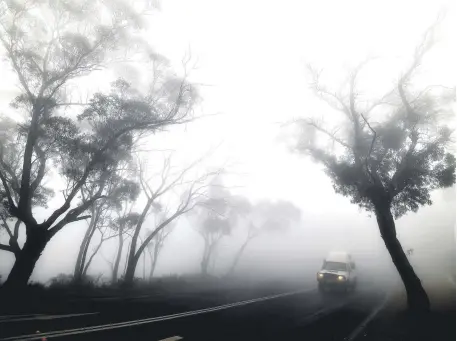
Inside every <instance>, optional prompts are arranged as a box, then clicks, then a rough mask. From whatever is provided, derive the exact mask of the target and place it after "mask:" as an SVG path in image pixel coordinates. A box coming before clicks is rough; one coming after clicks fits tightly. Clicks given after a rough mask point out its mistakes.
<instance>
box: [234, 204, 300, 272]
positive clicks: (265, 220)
mask: <svg viewBox="0 0 457 341" xmlns="http://www.w3.org/2000/svg"><path fill="white" fill-rule="evenodd" d="M231 203H232V205H233V206H234V207H235V209H236V210H238V211H239V212H240V216H241V218H240V220H242V221H241V224H243V222H244V224H245V226H246V228H247V233H246V239H245V240H244V242H243V244H241V247H240V248H239V249H238V251H237V252H236V254H235V257H234V259H233V262H232V265H231V266H230V269H229V271H228V275H232V274H233V273H234V272H235V268H236V266H237V265H238V263H239V261H240V259H241V256H242V255H243V253H244V251H245V250H246V247H247V246H248V244H249V243H250V242H251V241H252V240H254V239H255V238H257V237H259V236H260V235H262V234H264V233H272V232H279V233H285V231H286V230H287V229H288V228H289V227H290V225H292V224H293V223H297V222H298V221H299V220H300V218H301V211H300V209H299V208H298V207H296V206H295V205H293V204H292V203H290V202H288V201H283V200H279V201H277V202H271V201H267V200H262V201H260V202H259V203H257V204H255V205H252V204H250V203H249V202H248V201H247V200H246V199H244V198H234V199H232V200H231Z"/></svg>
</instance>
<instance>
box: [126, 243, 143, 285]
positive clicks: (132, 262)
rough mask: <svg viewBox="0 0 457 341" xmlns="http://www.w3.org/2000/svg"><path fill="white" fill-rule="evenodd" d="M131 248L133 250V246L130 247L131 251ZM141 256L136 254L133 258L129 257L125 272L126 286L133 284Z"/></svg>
mask: <svg viewBox="0 0 457 341" xmlns="http://www.w3.org/2000/svg"><path fill="white" fill-rule="evenodd" d="M131 248H132V246H131V245H130V249H131ZM139 256H141V255H138V254H136V255H134V256H133V257H129V259H128V263H127V270H126V271H125V277H124V282H125V284H126V285H131V284H133V279H134V277H135V270H136V266H137V264H138V260H139V259H140V257H139Z"/></svg>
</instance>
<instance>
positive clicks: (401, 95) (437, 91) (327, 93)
mask: <svg viewBox="0 0 457 341" xmlns="http://www.w3.org/2000/svg"><path fill="white" fill-rule="evenodd" d="M432 40H433V36H432V31H428V32H427V34H426V35H425V36H424V39H423V41H422V43H421V44H420V46H419V47H418V48H417V49H416V51H415V55H414V58H413V62H412V65H411V66H410V67H409V69H408V70H406V72H405V73H404V74H403V75H402V76H401V77H400V78H399V80H398V82H397V84H396V85H395V87H394V88H393V89H391V90H389V91H388V92H387V94H386V95H385V96H383V97H382V98H380V99H378V100H374V101H372V102H371V103H370V104H369V105H366V103H365V102H364V101H362V100H361V99H360V95H359V91H358V89H357V79H358V76H359V74H360V72H361V71H362V68H363V66H364V65H365V64H366V63H362V64H361V65H360V66H359V67H358V68H356V69H355V70H354V72H353V73H352V74H351V75H350V77H349V80H348V83H347V84H345V88H346V89H348V92H347V93H346V95H343V94H341V93H340V94H337V93H334V92H332V91H331V90H328V89H327V87H326V86H325V85H323V84H322V83H321V81H320V74H319V73H318V72H316V71H315V70H313V69H311V72H312V76H313V83H312V89H313V90H314V92H315V94H316V95H317V96H318V97H319V98H321V99H322V100H323V101H325V102H326V103H327V104H329V105H330V106H331V108H332V109H334V110H335V109H336V110H337V111H338V112H340V113H341V114H342V115H341V118H342V120H343V123H342V125H341V126H340V127H339V129H332V128H331V127H329V126H324V125H323V124H322V122H319V121H318V120H315V119H302V120H299V121H298V124H299V125H300V126H301V128H302V132H303V133H302V135H301V136H300V140H299V143H298V145H297V149H298V151H299V152H302V153H306V154H308V155H310V156H311V157H312V158H313V159H314V160H316V161H318V162H321V163H322V164H323V165H324V166H325V168H326V172H327V174H328V175H329V176H330V178H331V179H332V181H333V187H334V189H335V191H336V192H337V193H340V194H342V195H344V196H348V197H350V198H351V201H352V202H353V203H356V204H358V205H359V206H360V207H362V208H364V209H366V210H368V211H374V202H376V201H377V200H378V199H379V200H386V202H387V203H388V204H389V205H390V207H391V209H392V212H393V214H394V215H395V217H397V218H398V217H401V216H402V215H404V214H405V213H407V212H408V211H413V212H416V211H417V210H418V209H419V207H420V206H423V205H430V204H431V203H432V201H431V197H430V192H431V191H432V190H434V189H437V188H444V187H449V186H452V185H453V184H454V183H455V156H454V155H453V154H452V153H451V152H450V149H449V147H450V143H451V142H452V133H453V131H452V130H451V129H450V128H449V127H448V123H449V121H448V119H449V114H450V112H452V103H450V100H451V101H452V98H451V96H449V93H450V91H452V90H451V89H449V88H446V87H442V86H429V87H426V88H425V89H419V90H418V89H417V87H414V85H413V84H412V82H411V80H412V78H413V73H414V71H415V70H416V69H417V68H418V67H419V66H420V64H421V61H422V59H423V57H424V55H425V54H426V52H427V51H428V50H429V49H430V48H431V46H432V45H433V41H432ZM454 102H455V100H454ZM341 128H342V129H341ZM341 131H343V133H341ZM320 136H324V137H326V138H327V139H329V140H330V141H331V142H332V143H333V145H336V148H327V147H325V146H322V145H320V144H319V143H318V142H317V141H318V139H319V137H320Z"/></svg>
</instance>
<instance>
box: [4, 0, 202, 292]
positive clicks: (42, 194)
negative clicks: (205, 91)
mask: <svg viewBox="0 0 457 341" xmlns="http://www.w3.org/2000/svg"><path fill="white" fill-rule="evenodd" d="M102 12H103V13H104V14H105V15H104V16H103V17H104V19H103V20H100V16H98V15H97V14H98V13H102ZM0 23H1V25H0V44H1V48H2V51H1V53H2V55H3V56H4V57H5V58H6V60H7V61H8V62H9V65H10V67H11V70H12V71H13V72H14V74H15V76H16V78H17V84H15V85H18V86H19V88H20V91H21V93H20V94H19V95H18V96H17V97H16V99H15V100H14V102H13V103H12V105H13V108H15V109H16V113H17V114H18V115H16V117H17V118H18V121H17V122H16V125H15V129H16V130H15V131H16V135H17V136H18V140H17V141H18V145H17V148H18V151H19V152H18V153H17V156H18V157H19V159H18V160H17V161H18V164H17V165H16V164H10V162H11V161H14V162H15V161H16V160H15V159H14V160H12V159H11V158H10V157H9V155H7V154H8V153H7V151H6V148H3V147H0V183H1V189H0V193H1V196H2V197H3V202H2V206H3V211H6V212H8V216H9V217H14V218H16V219H17V221H21V223H22V224H23V225H24V226H25V231H26V240H25V243H24V246H23V247H22V249H21V250H20V251H19V250H17V248H16V246H11V248H14V249H15V250H14V252H15V255H16V260H15V263H14V265H13V267H12V269H11V272H10V274H9V276H8V278H7V280H6V281H5V283H4V285H3V287H7V288H10V289H15V290H19V289H21V288H23V287H24V286H25V285H26V284H27V282H28V279H29V278H30V275H31V274H32V271H33V269H34V267H35V263H36V262H37V260H38V258H39V257H40V255H41V253H42V252H43V250H44V249H45V247H46V245H47V243H48V242H49V241H50V240H51V239H52V238H53V237H54V236H55V234H56V233H58V232H59V231H60V230H61V229H62V228H63V227H65V226H66V225H68V224H70V223H72V222H76V221H80V220H84V219H88V218H90V216H89V215H85V214H84V213H85V212H86V211H87V210H89V209H90V207H91V206H92V205H93V204H94V203H95V202H96V201H97V200H99V199H102V198H104V197H105V196H106V193H105V188H106V186H105V183H106V182H109V181H110V180H109V179H110V175H111V174H112V173H113V171H114V170H115V169H116V168H117V166H118V164H119V162H122V161H124V160H127V159H128V158H129V157H130V153H131V150H132V148H133V146H134V144H135V141H136V139H137V137H138V136H139V135H140V134H146V133H154V132H158V131H160V130H163V128H164V127H167V126H170V125H174V124H181V123H184V122H188V121H189V119H190V116H189V115H190V114H191V110H192V107H193V103H194V101H195V98H196V92H195V88H194V87H193V86H191V85H190V84H189V83H188V82H187V80H186V75H184V78H179V77H177V76H175V75H174V74H173V73H171V72H169V71H163V72H161V73H160V75H161V76H160V77H156V75H155V74H153V73H151V79H152V85H151V86H150V87H149V92H148V93H147V94H146V95H145V94H143V93H140V92H138V91H136V90H135V89H134V87H132V86H131V84H129V83H128V82H126V81H123V80H119V81H117V82H115V83H114V84H113V87H112V91H111V92H110V93H108V94H102V93H97V94H95V95H93V97H92V98H91V99H90V101H89V102H88V103H81V102H78V103H75V102H73V100H72V99H71V96H69V94H71V93H72V92H73V90H72V89H74V86H75V84H77V83H75V82H76V80H77V79H78V78H79V77H82V76H87V75H90V74H93V73H94V72H95V71H97V70H100V69H101V68H103V67H105V66H107V65H108V64H109V62H114V61H118V60H120V58H122V59H125V52H128V51H132V52H134V53H135V55H136V56H139V55H141V53H142V55H146V54H147V57H148V58H152V59H154V58H156V57H157V55H155V54H153V53H150V49H146V46H144V47H145V49H142V45H141V41H140V40H139V39H138V38H139V35H135V29H136V28H138V27H141V25H142V22H141V17H140V16H138V15H136V13H135V11H134V10H133V9H132V8H129V7H128V6H124V5H123V2H119V1H113V2H111V1H96V0H94V1H81V2H79V1H74V2H67V1H39V0H36V1H33V0H32V1H26V2H16V1H3V2H1V3H0ZM136 47H138V48H136ZM137 52H138V53H137ZM140 52H141V53H140ZM186 63H187V61H184V64H186ZM78 108H80V109H82V111H80V112H79V115H76V112H75V110H78ZM70 109H73V110H70ZM20 113H23V114H24V115H23V116H21V115H19V114H20ZM13 166H16V167H15V168H14V167H13ZM51 170H52V172H53V173H54V174H52V176H56V175H60V177H61V179H62V180H64V182H65V183H66V188H65V189H64V190H63V191H62V193H61V194H62V196H63V199H62V202H61V204H60V205H59V207H58V208H57V209H55V210H54V212H52V213H51V214H50V215H49V216H48V217H47V218H46V219H45V220H44V221H43V222H38V221H37V220H36V218H35V216H34V212H33V209H34V207H36V206H38V205H40V203H41V202H42V201H43V200H42V199H44V198H46V197H47V196H48V194H49V192H50V189H48V188H46V187H45V186H44V183H45V182H46V181H45V180H47V179H49V178H50V177H51V174H50V173H51ZM87 185H90V186H94V187H95V188H96V189H94V191H92V192H91V193H92V195H91V196H90V197H88V198H85V200H81V197H79V196H78V195H79V194H80V192H81V189H82V188H83V187H84V186H87ZM12 236H13V238H12V239H11V240H12V241H13V243H14V240H15V239H14V238H15V235H14V232H13V233H12ZM2 249H5V248H4V247H2Z"/></svg>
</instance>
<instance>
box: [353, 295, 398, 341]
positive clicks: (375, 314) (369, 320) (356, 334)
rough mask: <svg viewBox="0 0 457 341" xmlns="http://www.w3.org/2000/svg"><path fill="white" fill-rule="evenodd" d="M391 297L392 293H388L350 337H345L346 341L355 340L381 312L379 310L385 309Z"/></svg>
mask: <svg viewBox="0 0 457 341" xmlns="http://www.w3.org/2000/svg"><path fill="white" fill-rule="evenodd" d="M389 298H390V294H386V296H385V297H384V299H383V300H382V302H381V304H379V305H378V306H377V307H376V308H375V309H373V311H372V312H371V314H370V315H368V316H367V317H366V318H365V320H363V321H362V323H360V324H359V325H358V326H357V328H355V329H354V331H353V332H352V333H351V334H350V335H349V336H348V337H346V338H344V340H345V341H353V340H355V339H356V338H357V337H358V336H359V334H360V333H361V332H362V331H363V330H364V329H365V327H366V326H367V325H368V323H370V322H371V320H373V319H374V318H375V317H376V316H377V315H378V314H379V312H380V311H381V310H382V309H384V307H385V306H386V304H387V301H388V300H389Z"/></svg>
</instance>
